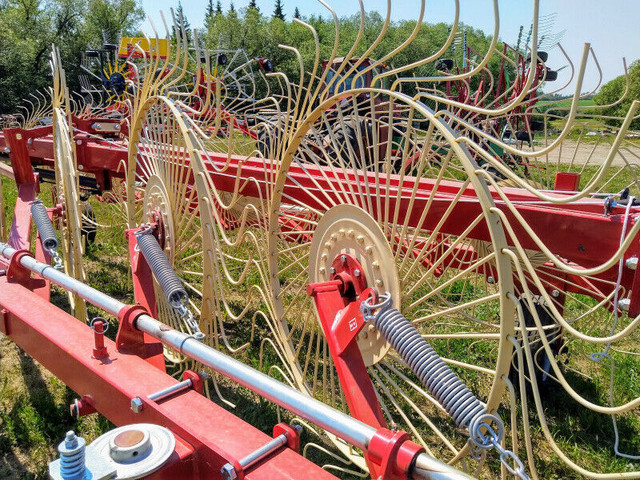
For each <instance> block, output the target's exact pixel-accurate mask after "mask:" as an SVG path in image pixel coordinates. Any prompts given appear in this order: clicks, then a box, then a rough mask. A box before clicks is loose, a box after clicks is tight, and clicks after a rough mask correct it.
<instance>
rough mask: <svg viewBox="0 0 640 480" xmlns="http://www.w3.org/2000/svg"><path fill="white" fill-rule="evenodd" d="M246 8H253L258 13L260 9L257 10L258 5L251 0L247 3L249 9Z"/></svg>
mask: <svg viewBox="0 0 640 480" xmlns="http://www.w3.org/2000/svg"><path fill="white" fill-rule="evenodd" d="M248 8H254V9H256V10H258V11H260V9H259V8H258V5H257V4H256V0H251V1H250V2H249V7H248Z"/></svg>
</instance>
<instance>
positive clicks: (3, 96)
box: [0, 0, 640, 128]
mask: <svg viewBox="0 0 640 480" xmlns="http://www.w3.org/2000/svg"><path fill="white" fill-rule="evenodd" d="M238 1H240V0H238ZM244 1H245V2H247V3H246V6H245V7H242V8H237V7H236V6H235V5H234V3H233V2H231V3H230V4H229V7H228V8H226V9H223V7H222V4H221V1H220V0H215V1H214V0H208V2H207V4H206V5H205V6H204V8H205V20H204V25H202V26H196V27H198V32H199V34H198V36H199V38H200V39H201V40H202V43H203V45H204V46H205V47H207V48H208V49H209V50H210V51H212V52H215V51H216V50H217V49H218V48H222V49H225V50H235V49H243V50H244V51H245V52H246V54H247V55H248V57H249V58H256V57H266V58H269V59H270V60H271V62H272V63H273V65H274V66H275V68H276V70H277V71H281V72H283V73H285V74H287V75H288V76H289V77H290V78H293V79H296V78H298V75H299V64H298V60H297V58H296V57H295V55H293V54H292V53H291V52H290V51H287V50H285V49H283V48H281V47H280V46H279V45H282V44H284V45H291V46H295V47H296V48H297V49H298V50H299V51H300V53H301V55H302V57H303V59H304V61H305V63H306V65H305V68H309V67H311V66H312V63H313V58H314V56H315V49H316V44H315V39H314V36H313V35H312V34H311V33H310V31H309V29H308V28H307V27H306V26H304V25H301V24H300V23H298V22H296V21H295V20H296V19H301V20H303V21H304V22H305V23H306V24H308V25H311V26H312V27H313V28H314V29H315V30H316V32H317V36H318V41H319V45H320V59H321V60H322V59H326V58H329V56H330V55H331V51H332V49H333V44H334V39H335V27H334V24H333V20H332V19H331V18H329V17H328V16H327V17H324V16H319V15H311V16H305V17H302V16H301V15H300V12H299V10H298V9H297V8H296V10H295V13H294V16H293V18H291V19H287V18H286V17H285V15H284V12H283V3H282V0H274V6H273V11H271V12H263V11H261V10H260V9H259V8H258V6H257V4H256V1H255V0H244ZM176 14H177V16H178V17H180V16H181V17H182V19H183V22H184V25H185V27H186V28H187V29H189V28H193V27H194V25H191V24H190V22H189V19H188V18H187V17H186V15H185V14H184V11H183V8H182V4H181V3H180V2H178V4H177V5H176ZM143 19H144V11H143V10H142V8H141V6H140V3H139V1H138V0H0V113H11V112H14V111H15V109H16V107H17V105H18V104H19V103H20V101H21V99H22V98H24V97H26V96H27V95H28V94H29V93H30V92H34V91H36V90H38V89H42V88H46V87H49V86H50V84H51V74H50V70H49V64H48V57H49V51H50V48H51V44H52V43H55V44H56V45H57V46H58V47H59V48H60V50H61V55H62V61H63V65H64V67H65V70H66V72H67V83H68V84H69V87H70V88H72V89H76V90H77V89H78V88H79V84H78V74H79V73H80V68H79V65H80V62H81V58H82V53H83V52H84V51H85V50H87V49H88V48H96V47H99V46H100V45H102V44H103V42H105V41H107V42H108V43H115V42H117V39H118V38H119V36H120V35H121V34H122V35H140V34H141V32H140V31H139V26H140V23H141V22H142V20H143ZM360 23H361V19H360V17H359V16H353V17H346V18H342V19H340V36H339V48H338V55H344V54H346V53H347V52H348V51H349V50H350V48H351V47H352V45H353V44H354V42H355V40H356V38H357V35H358V31H359V28H360ZM383 24H384V18H383V17H382V15H380V14H379V13H378V12H368V13H367V14H366V17H365V19H364V34H363V39H362V41H361V42H360V46H359V47H358V50H357V51H356V55H361V54H363V53H364V52H365V50H366V49H367V48H368V47H369V46H370V45H371V44H372V43H373V42H374V41H375V39H376V38H377V37H378V35H379V33H380V31H381V29H382V27H383ZM415 27H416V22H415V21H412V20H402V21H396V22H392V24H391V25H390V27H389V29H388V31H387V33H386V35H385V37H384V38H383V40H382V41H381V42H380V44H379V45H378V46H377V47H376V49H375V50H374V51H373V52H372V53H371V54H370V56H371V57H373V58H380V57H382V56H383V55H385V54H387V53H389V52H391V51H392V50H393V49H394V48H396V47H397V46H398V45H400V44H401V43H403V42H404V41H405V40H406V39H407V38H409V36H410V35H411V33H412V32H413V30H414V29H415ZM449 32H450V25H447V24H445V23H438V24H428V23H424V24H423V25H422V26H421V28H420V31H419V33H418V35H417V36H416V38H415V39H414V40H413V41H412V42H411V43H410V45H409V46H408V47H407V48H405V49H404V50H403V51H401V52H399V53H398V54H397V55H395V56H394V58H393V59H392V60H391V61H390V62H391V64H392V65H406V64H410V63H413V62H416V61H418V60H421V59H423V58H425V57H427V56H429V55H431V54H433V53H435V52H436V51H438V50H439V49H440V47H441V46H442V45H443V44H444V43H445V41H446V39H447V37H448V36H449ZM173 37H174V41H175V35H174V36H173ZM463 38H464V42H465V44H466V45H468V46H469V47H471V49H472V50H473V51H475V52H478V55H477V58H474V56H472V57H471V58H470V59H467V60H466V61H467V62H468V61H469V60H470V61H471V62H473V61H479V60H480V57H481V56H482V55H483V54H484V53H485V52H486V51H487V49H488V46H489V44H490V42H491V37H490V36H488V35H486V34H485V33H484V32H482V31H480V30H476V29H473V28H471V27H469V26H466V25H461V26H460V34H459V36H458V37H457V41H456V42H454V45H453V46H452V47H450V49H449V51H448V52H447V53H446V54H445V57H448V58H452V59H454V60H455V63H456V65H462V63H463V59H462V55H463V48H462V46H463V41H462V39H463ZM189 39H190V41H191V42H193V39H192V38H191V36H190V37H189ZM499 48H501V47H499ZM500 63H501V59H500V57H499V56H498V55H494V57H493V58H492V60H491V62H490V64H489V69H490V70H491V72H492V75H493V77H494V81H495V80H497V78H498V75H499V70H500ZM436 73H437V72H436V71H435V68H434V66H433V65H427V66H423V67H420V68H418V69H416V70H414V71H413V72H412V74H413V75H416V76H430V75H434V74H436ZM630 75H631V85H632V88H631V92H630V93H631V94H630V95H629V97H628V100H627V101H626V102H623V104H621V105H617V106H616V107H612V109H615V110H616V112H617V111H618V110H620V111H621V110H622V109H624V108H625V107H626V108H628V105H629V103H630V100H629V99H631V98H638V97H639V95H640V64H639V63H638V62H636V63H635V64H633V65H632V67H631V69H630ZM511 78H513V74H511ZM477 82H479V76H478V77H477V78H475V79H474V80H473V82H472V84H471V88H472V89H474V88H475V86H476V85H477ZM623 84H624V81H623V80H622V79H620V78H618V79H615V80H613V81H612V82H609V83H608V84H607V85H605V86H603V87H602V89H601V92H600V93H599V94H598V95H597V96H596V98H595V100H596V101H597V102H598V103H611V100H610V99H611V98H613V97H614V96H615V95H616V94H618V93H621V92H620V88H621V86H623ZM606 113H607V114H613V110H612V111H608V112H606ZM636 122H638V121H636ZM636 128H637V127H636Z"/></svg>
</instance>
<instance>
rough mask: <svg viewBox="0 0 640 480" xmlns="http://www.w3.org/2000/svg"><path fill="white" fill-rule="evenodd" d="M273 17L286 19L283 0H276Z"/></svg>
mask: <svg viewBox="0 0 640 480" xmlns="http://www.w3.org/2000/svg"><path fill="white" fill-rule="evenodd" d="M273 18H279V19H280V20H283V21H284V12H283V11H282V0H276V6H275V9H274V10H273Z"/></svg>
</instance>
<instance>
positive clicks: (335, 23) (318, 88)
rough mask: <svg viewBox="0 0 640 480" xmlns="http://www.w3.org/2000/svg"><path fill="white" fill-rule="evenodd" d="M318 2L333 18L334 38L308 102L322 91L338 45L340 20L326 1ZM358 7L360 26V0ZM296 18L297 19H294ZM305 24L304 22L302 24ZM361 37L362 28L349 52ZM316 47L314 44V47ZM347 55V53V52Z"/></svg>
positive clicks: (361, 20) (362, 7)
mask: <svg viewBox="0 0 640 480" xmlns="http://www.w3.org/2000/svg"><path fill="white" fill-rule="evenodd" d="M319 2H320V4H321V5H322V6H323V7H325V8H326V9H327V10H329V13H331V17H332V18H333V26H334V30H335V39H334V41H333V49H332V50H331V55H330V56H329V59H328V61H327V68H325V69H323V71H322V74H321V76H320V78H319V79H318V84H317V85H316V89H315V91H314V92H313V99H312V100H311V102H310V103H313V101H314V100H315V99H316V98H318V97H319V96H321V95H322V92H323V91H325V90H324V83H325V81H326V79H327V75H329V68H331V65H332V64H333V61H334V60H335V58H336V56H337V55H338V47H339V45H340V21H339V20H338V15H337V14H336V12H335V10H334V9H333V8H331V6H330V5H329V4H328V3H326V2H325V1H324V0H319ZM360 9H361V16H360V24H361V27H362V22H363V17H362V10H363V9H364V5H363V4H362V0H360ZM296 20H297V19H296ZM303 25H306V24H303ZM314 37H317V32H316V33H314ZM361 37H362V28H361V29H360V30H359V31H358V37H357V38H356V41H355V42H354V44H353V46H352V47H351V50H350V51H349V53H351V51H352V50H355V48H356V46H357V45H358V44H359V43H360V38H361ZM317 48H318V47H317V46H316V49H317ZM316 52H317V50H316ZM347 55H349V54H347Z"/></svg>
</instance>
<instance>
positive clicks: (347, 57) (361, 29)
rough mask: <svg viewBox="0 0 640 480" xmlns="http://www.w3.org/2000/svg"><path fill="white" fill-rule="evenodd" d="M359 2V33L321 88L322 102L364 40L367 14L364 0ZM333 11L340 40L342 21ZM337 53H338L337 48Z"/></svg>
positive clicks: (329, 66)
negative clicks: (332, 74)
mask: <svg viewBox="0 0 640 480" xmlns="http://www.w3.org/2000/svg"><path fill="white" fill-rule="evenodd" d="M358 3H359V4H360V27H359V29H358V35H357V36H356V40H355V42H353V46H352V47H351V49H349V51H348V52H347V54H346V55H345V56H344V61H343V62H342V64H341V65H339V66H338V69H337V70H336V71H335V75H334V76H333V77H332V78H331V79H330V80H329V81H328V82H327V86H326V88H325V89H324V90H321V91H322V93H321V94H320V95H319V98H320V101H321V102H322V101H324V100H325V99H326V98H327V95H328V94H329V90H330V89H331V88H332V87H333V86H334V85H335V84H336V83H337V82H338V81H339V79H340V75H341V74H342V72H343V71H344V70H345V68H347V64H348V63H349V60H351V58H353V55H354V54H355V52H356V50H357V48H358V46H359V45H360V42H361V41H362V37H363V36H364V23H365V22H364V20H365V15H366V14H365V11H364V3H362V0H358ZM331 12H332V14H333V22H334V25H335V30H336V41H338V40H339V37H338V35H339V32H340V22H339V21H338V16H337V15H336V13H335V12H334V11H333V9H332V10H331ZM335 46H336V44H335V43H334V47H335ZM336 55H337V50H336ZM335 58H336V57H335V56H332V57H331V63H327V69H326V72H327V74H328V73H329V69H330V68H331V66H332V64H333V61H334V60H335ZM320 88H322V86H321V85H320Z"/></svg>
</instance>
